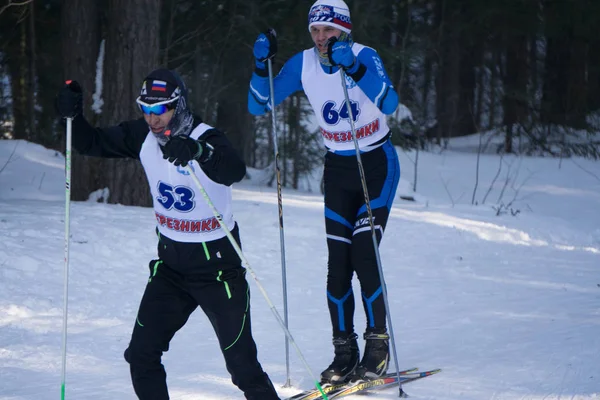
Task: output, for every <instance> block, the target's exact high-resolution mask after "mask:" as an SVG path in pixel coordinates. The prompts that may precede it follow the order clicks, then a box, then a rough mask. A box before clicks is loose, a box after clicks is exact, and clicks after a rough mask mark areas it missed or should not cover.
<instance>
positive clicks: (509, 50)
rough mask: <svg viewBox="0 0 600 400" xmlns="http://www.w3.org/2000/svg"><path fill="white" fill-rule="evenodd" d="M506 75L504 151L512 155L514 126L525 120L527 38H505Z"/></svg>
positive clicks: (521, 35) (527, 75)
mask: <svg viewBox="0 0 600 400" xmlns="http://www.w3.org/2000/svg"><path fill="white" fill-rule="evenodd" d="M505 46H506V74H505V75H504V77H503V82H504V98H503V104H504V123H503V125H505V126H506V127H507V128H508V129H507V130H506V137H505V140H504V151H505V152H506V153H512V151H513V149H512V133H513V131H514V127H515V125H518V124H523V123H524V122H525V119H526V118H527V109H528V107H527V83H528V82H529V68H528V62H527V61H528V60H527V56H528V49H527V36H526V35H525V34H519V35H509V36H507V37H506V38H505Z"/></svg>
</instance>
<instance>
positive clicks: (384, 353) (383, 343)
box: [356, 331, 390, 380]
mask: <svg viewBox="0 0 600 400" xmlns="http://www.w3.org/2000/svg"><path fill="white" fill-rule="evenodd" d="M364 339H365V342H366V343H365V353H364V354H363V358H362V360H361V361H360V364H358V368H356V376H357V377H358V378H359V379H365V380H369V379H377V378H379V377H381V376H383V375H385V373H386V372H387V369H388V363H389V361H390V344H389V342H390V336H389V335H388V334H387V333H386V332H385V331H383V333H377V332H369V331H367V332H365V335H364Z"/></svg>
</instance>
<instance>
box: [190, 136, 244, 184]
mask: <svg viewBox="0 0 600 400" xmlns="http://www.w3.org/2000/svg"><path fill="white" fill-rule="evenodd" d="M198 139H199V140H201V141H204V142H206V144H207V145H208V146H210V147H208V146H205V150H203V152H202V155H201V156H200V159H199V160H198V162H199V164H200V167H201V168H202V170H203V171H204V173H205V174H206V175H207V176H208V177H209V178H210V179H211V180H213V181H214V182H217V183H220V184H222V185H226V186H231V185H232V184H234V183H235V182H239V181H241V180H242V179H244V176H245V175H246V164H245V163H244V161H243V160H242V159H241V158H240V156H239V155H238V154H237V152H236V151H235V149H234V148H233V146H232V145H231V142H229V139H227V136H225V134H224V133H223V132H221V131H219V130H217V129H209V130H208V131H206V132H204V134H202V136H200V138H198Z"/></svg>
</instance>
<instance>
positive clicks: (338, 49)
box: [327, 40, 358, 72]
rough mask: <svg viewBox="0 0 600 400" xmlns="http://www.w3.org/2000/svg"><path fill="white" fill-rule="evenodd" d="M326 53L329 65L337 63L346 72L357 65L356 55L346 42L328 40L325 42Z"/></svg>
mask: <svg viewBox="0 0 600 400" xmlns="http://www.w3.org/2000/svg"><path fill="white" fill-rule="evenodd" d="M327 55H328V57H329V62H330V63H331V65H339V66H340V67H342V68H344V70H345V71H347V72H351V71H353V70H354V69H356V68H357V67H358V63H357V62H356V56H355V55H354V53H353V52H352V47H351V46H350V44H349V43H347V42H339V41H337V40H330V41H329V43H328V44H327Z"/></svg>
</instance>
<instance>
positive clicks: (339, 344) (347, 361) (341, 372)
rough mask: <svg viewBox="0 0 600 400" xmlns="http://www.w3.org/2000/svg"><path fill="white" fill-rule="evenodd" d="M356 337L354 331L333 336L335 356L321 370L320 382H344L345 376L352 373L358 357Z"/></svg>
mask: <svg viewBox="0 0 600 400" xmlns="http://www.w3.org/2000/svg"><path fill="white" fill-rule="evenodd" d="M357 338H358V336H357V335H356V333H352V334H350V335H349V336H347V337H334V338H333V347H334V349H335V356H334V358H333V362H332V363H331V365H329V367H327V369H326V370H325V371H323V372H321V383H322V384H325V383H332V384H335V383H341V382H345V381H346V378H347V377H348V376H349V375H350V374H352V373H354V371H355V369H356V366H357V365H358V360H359V359H360V351H359V349H358V343H357V341H356V339H357Z"/></svg>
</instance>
